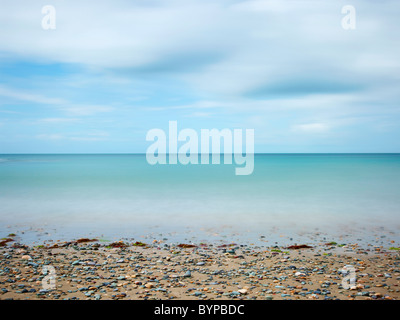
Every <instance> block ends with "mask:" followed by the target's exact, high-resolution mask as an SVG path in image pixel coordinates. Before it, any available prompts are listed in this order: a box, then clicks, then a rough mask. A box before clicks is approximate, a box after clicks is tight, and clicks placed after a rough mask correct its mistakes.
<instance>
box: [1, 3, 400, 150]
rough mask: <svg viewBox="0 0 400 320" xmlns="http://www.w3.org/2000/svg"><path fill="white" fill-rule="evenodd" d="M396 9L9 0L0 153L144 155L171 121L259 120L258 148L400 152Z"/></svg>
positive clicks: (233, 124) (399, 9)
mask: <svg viewBox="0 0 400 320" xmlns="http://www.w3.org/2000/svg"><path fill="white" fill-rule="evenodd" d="M347 4H351V5H353V6H354V8H355V9H356V29H355V30H345V29H343V28H342V25H341V20H342V18H343V17H344V14H342V13H341V9H342V7H343V6H344V5H347ZM44 5H53V6H54V8H55V9H56V29H54V30H44V29H43V28H42V26H41V22H42V19H43V17H44V14H42V12H41V11H42V7H43V6H44ZM399 14H400V2H398V1H379V2H378V1H372V0H370V1H350V2H349V1H340V0H337V1H289V0H279V1H275V0H256V1H241V0H219V1H215V0H201V1H200V0H196V1H194V0H162V1H161V0H146V1H143V0H137V1H136V0H134V1H96V4H95V5H94V4H93V3H92V2H91V4H89V2H83V3H82V2H81V1H53V0H50V1H45V2H44V1H22V0H19V1H11V0H3V1H2V2H1V10H0V30H1V31H0V153H52V152H54V153H59V152H65V153H80V152H89V153H92V152H93V153H98V152H100V153H109V152H117V153H118V152H121V153H125V152H127V153H131V152H132V153H134V152H145V151H146V149H147V147H148V146H149V142H147V141H146V140H145V137H146V133H147V131H148V130H150V129H152V128H163V129H165V130H167V128H168V121H171V120H177V121H178V129H183V128H193V129H195V130H200V129H202V128H210V129H211V128H217V129H224V128H230V129H235V128H243V129H246V128H249V129H254V130H255V151H256V152H267V153H268V152H400V139H399V137H400V105H399V103H400V90H399V82H400V42H399V34H400V22H399V19H398V17H399Z"/></svg>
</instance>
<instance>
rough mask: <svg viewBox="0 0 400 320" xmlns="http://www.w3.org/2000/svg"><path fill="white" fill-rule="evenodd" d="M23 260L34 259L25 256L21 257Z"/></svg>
mask: <svg viewBox="0 0 400 320" xmlns="http://www.w3.org/2000/svg"><path fill="white" fill-rule="evenodd" d="M21 259H22V260H32V257H31V256H28V255H23V256H22V257H21Z"/></svg>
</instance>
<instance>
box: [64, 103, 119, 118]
mask: <svg viewBox="0 0 400 320" xmlns="http://www.w3.org/2000/svg"><path fill="white" fill-rule="evenodd" d="M61 110H63V111H64V112H66V113H69V114H73V115H79V116H90V115H94V114H96V113H104V112H111V111H113V110H114V108H113V107H110V106H96V105H75V106H66V107H62V108H61Z"/></svg>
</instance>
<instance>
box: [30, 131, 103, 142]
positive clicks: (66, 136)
mask: <svg viewBox="0 0 400 320" xmlns="http://www.w3.org/2000/svg"><path fill="white" fill-rule="evenodd" d="M108 136H109V134H108V133H107V132H89V133H63V134H60V133H49V134H38V135H36V139H39V140H70V141H104V140H107V139H108Z"/></svg>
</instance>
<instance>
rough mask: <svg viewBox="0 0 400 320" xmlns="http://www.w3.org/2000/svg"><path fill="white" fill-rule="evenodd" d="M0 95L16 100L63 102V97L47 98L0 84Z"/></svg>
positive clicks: (48, 102) (49, 102)
mask: <svg viewBox="0 0 400 320" xmlns="http://www.w3.org/2000/svg"><path fill="white" fill-rule="evenodd" d="M0 96H3V97H7V98H12V99H16V100H21V101H26V102H34V103H40V104H62V103H65V101H64V100H63V99H58V98H49V97H45V96H42V95H38V94H32V93H28V92H25V91H21V90H15V89H11V88H7V87H4V86H0Z"/></svg>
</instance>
